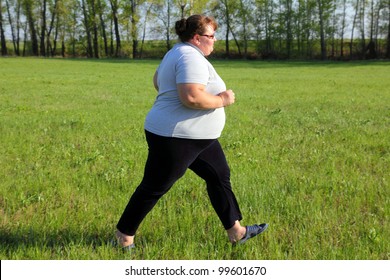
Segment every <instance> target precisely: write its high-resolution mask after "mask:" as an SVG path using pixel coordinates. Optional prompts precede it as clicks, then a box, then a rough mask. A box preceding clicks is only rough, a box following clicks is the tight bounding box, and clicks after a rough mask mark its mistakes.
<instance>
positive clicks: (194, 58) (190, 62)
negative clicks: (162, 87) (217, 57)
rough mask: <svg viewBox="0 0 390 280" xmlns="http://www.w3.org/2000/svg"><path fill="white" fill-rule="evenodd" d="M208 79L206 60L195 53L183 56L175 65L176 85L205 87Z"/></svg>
mask: <svg viewBox="0 0 390 280" xmlns="http://www.w3.org/2000/svg"><path fill="white" fill-rule="evenodd" d="M209 78H210V73H209V67H208V63H207V60H206V59H205V58H204V57H203V56H201V55H200V54H197V53H189V54H184V55H183V56H182V57H181V58H180V59H179V60H178V61H177V64H176V84H183V83H193V84H202V85H207V83H208V81H209Z"/></svg>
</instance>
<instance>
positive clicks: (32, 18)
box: [0, 0, 390, 60]
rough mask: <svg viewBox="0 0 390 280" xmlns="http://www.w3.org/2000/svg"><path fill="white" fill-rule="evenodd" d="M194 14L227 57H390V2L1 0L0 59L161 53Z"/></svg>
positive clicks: (220, 51) (130, 55)
mask: <svg viewBox="0 0 390 280" xmlns="http://www.w3.org/2000/svg"><path fill="white" fill-rule="evenodd" d="M194 13H204V14H209V15H212V16H214V17H215V18H216V20H217V22H218V24H219V26H220V28H219V30H218V33H217V34H218V36H219V38H218V39H219V40H220V42H219V43H222V42H223V44H222V46H223V48H222V49H221V50H219V51H218V52H217V53H216V55H219V56H223V57H243V58H263V59H266V58H272V59H323V60H326V59H367V58H390V0H198V1H196V0H155V1H148V0H0V39H1V54H2V55H3V56H6V55H15V56H42V57H52V56H63V57H68V56H71V57H89V58H101V57H131V58H143V57H150V56H158V55H161V53H164V52H165V51H167V50H169V49H170V48H171V47H172V45H173V44H174V42H175V41H176V36H175V35H174V30H173V27H174V23H175V21H176V20H177V19H179V18H181V17H188V16H189V15H191V14H194ZM221 41H222V42H221Z"/></svg>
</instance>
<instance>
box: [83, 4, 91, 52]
mask: <svg viewBox="0 0 390 280" xmlns="http://www.w3.org/2000/svg"><path fill="white" fill-rule="evenodd" d="M81 6H82V7H81V8H82V10H83V15H84V20H83V22H84V27H85V35H86V36H87V49H86V51H87V56H88V57H93V49H92V36H91V31H90V24H89V15H88V12H87V7H86V5H85V0H82V1H81Z"/></svg>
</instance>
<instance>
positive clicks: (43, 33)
mask: <svg viewBox="0 0 390 280" xmlns="http://www.w3.org/2000/svg"><path fill="white" fill-rule="evenodd" d="M46 6H47V0H43V2H42V15H41V17H42V18H41V23H42V24H41V38H40V39H41V45H40V53H41V55H42V56H46V45H45V37H46Z"/></svg>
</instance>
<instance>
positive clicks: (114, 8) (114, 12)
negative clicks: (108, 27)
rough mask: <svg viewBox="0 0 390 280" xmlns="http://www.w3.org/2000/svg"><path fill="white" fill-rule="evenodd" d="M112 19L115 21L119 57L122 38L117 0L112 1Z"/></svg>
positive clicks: (116, 49) (116, 52)
mask: <svg viewBox="0 0 390 280" xmlns="http://www.w3.org/2000/svg"><path fill="white" fill-rule="evenodd" d="M110 4H111V10H112V17H113V20H114V31H115V38H116V48H115V56H116V57H118V56H119V55H120V53H121V37H120V33H119V20H118V2H117V0H110Z"/></svg>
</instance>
